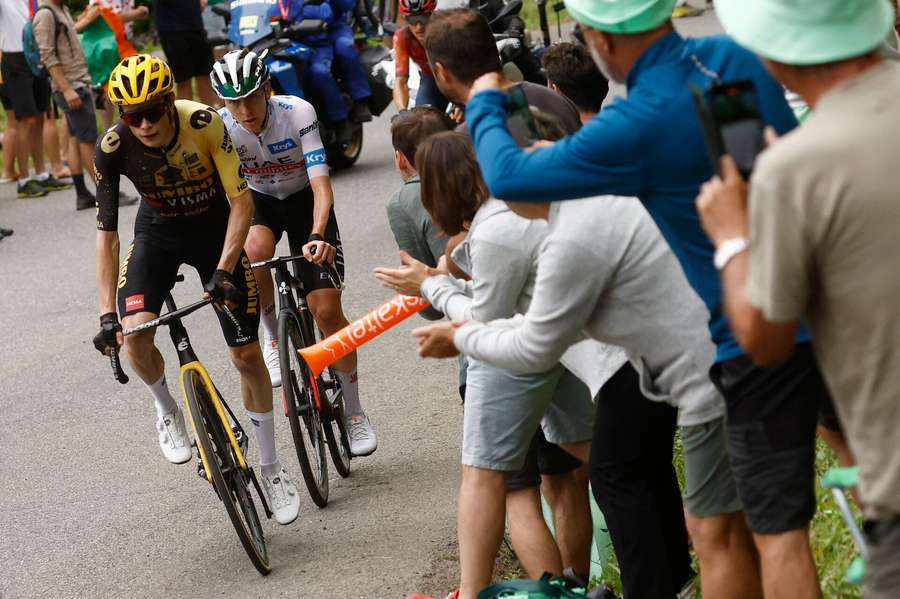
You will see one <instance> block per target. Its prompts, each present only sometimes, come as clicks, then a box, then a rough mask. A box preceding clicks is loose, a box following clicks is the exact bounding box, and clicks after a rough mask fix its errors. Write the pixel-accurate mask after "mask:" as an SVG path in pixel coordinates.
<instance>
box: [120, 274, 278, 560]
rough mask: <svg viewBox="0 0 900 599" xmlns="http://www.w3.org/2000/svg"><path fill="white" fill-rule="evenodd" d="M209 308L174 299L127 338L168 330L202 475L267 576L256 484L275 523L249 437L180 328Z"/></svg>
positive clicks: (206, 301)
mask: <svg viewBox="0 0 900 599" xmlns="http://www.w3.org/2000/svg"><path fill="white" fill-rule="evenodd" d="M176 281H184V275H181V274H179V275H178V277H177V278H176ZM208 304H213V300H212V299H203V300H200V301H198V302H195V303H193V304H191V305H189V306H185V307H184V308H180V309H179V308H178V307H177V306H176V305H175V300H174V299H173V298H172V294H171V293H170V294H169V295H168V297H166V306H167V307H168V309H169V311H168V312H167V313H166V314H163V315H162V316H159V317H158V318H155V319H153V320H151V321H149V322H145V323H144V324H141V325H138V326H136V327H133V328H130V329H126V330H124V331H123V332H122V333H123V335H126V336H127V335H132V334H134V333H137V332H139V331H146V330H148V329H153V328H156V327H160V326H168V327H169V336H170V337H171V338H172V343H173V344H174V345H175V349H176V351H177V352H178V361H179V362H180V364H181V370H180V372H179V376H178V381H179V384H180V387H181V394H182V396H183V397H184V403H185V406H186V407H187V416H188V418H189V419H190V422H191V425H192V427H193V429H194V443H193V444H192V446H194V447H196V448H197V453H198V454H199V465H198V474H200V476H201V478H205V479H206V480H207V481H208V482H209V483H210V484H211V485H212V487H213V489H214V490H215V492H216V495H218V497H219V499H220V500H221V501H222V503H223V504H224V505H225V511H226V512H228V517H229V518H230V519H231V524H232V525H233V526H234V530H235V532H237V535H238V538H239V539H240V541H241V545H243V547H244V550H245V551H246V552H247V556H248V557H249V558H250V561H251V562H252V563H253V566H254V567H255V568H256V569H257V570H258V571H259V573H260V574H263V575H266V574H268V573H269V572H271V571H272V567H271V566H270V564H269V556H268V552H267V550H266V541H265V537H264V536H263V530H262V526H261V524H260V521H259V515H258V514H257V511H256V505H255V503H254V501H253V497H252V495H251V494H250V485H251V484H252V485H253V487H254V488H255V489H256V495H257V497H258V498H259V501H260V503H261V504H262V507H263V510H264V512H265V515H266V517H267V518H271V517H272V511H271V510H270V509H269V505H268V503H267V502H266V499H265V495H263V492H262V489H261V488H260V486H259V481H258V480H257V478H256V473H255V472H254V471H253V468H251V467H250V465H249V464H248V463H247V459H246V453H247V439H248V437H247V434H246V433H245V432H244V429H243V427H241V425H240V423H239V422H238V419H237V418H235V416H234V412H232V411H231V408H230V407H229V406H228V404H227V403H226V402H225V400H224V399H223V398H222V394H221V393H219V390H218V388H217V387H216V385H215V384H214V383H213V381H212V378H211V377H210V375H209V372H208V371H207V370H206V368H205V367H204V366H203V364H202V363H201V362H200V359H199V358H198V357H197V354H195V353H194V350H193V348H192V347H191V341H190V339H189V338H188V335H187V331H186V330H185V328H184V325H183V324H182V323H181V319H182V318H184V317H185V316H187V315H188V314H191V313H192V312H195V311H197V310H199V309H200V308H203V307H204V306H206V305H208ZM213 306H214V307H215V308H216V310H219V311H222V312H223V313H224V314H225V315H226V316H228V317H229V318H230V319H231V321H232V322H233V323H234V325H235V327H237V329H238V331H240V328H241V327H240V324H239V322H238V320H237V318H235V316H234V315H233V314H232V313H231V311H230V310H228V308H227V307H226V306H224V305H220V304H218V303H215V304H213ZM109 359H110V364H111V365H112V368H113V372H114V373H115V376H116V380H118V381H119V382H120V383H122V384H125V383H127V382H128V376H127V375H126V374H125V372H124V371H123V370H122V366H121V364H120V363H119V359H118V354H117V353H116V352H112V353H111V354H110V356H109Z"/></svg>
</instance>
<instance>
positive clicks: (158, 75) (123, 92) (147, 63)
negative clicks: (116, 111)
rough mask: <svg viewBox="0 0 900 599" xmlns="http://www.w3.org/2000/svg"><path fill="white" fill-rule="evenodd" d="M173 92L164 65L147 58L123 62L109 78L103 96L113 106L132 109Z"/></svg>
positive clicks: (169, 73) (168, 74) (141, 56)
mask: <svg viewBox="0 0 900 599" xmlns="http://www.w3.org/2000/svg"><path fill="white" fill-rule="evenodd" d="M174 89H175V80H174V79H173V78H172V70H171V69H170V68H169V65H167V64H166V61H164V60H162V59H161V58H156V57H155V56H150V55H149V54H137V55H135V56H129V57H128V58H126V59H124V60H123V61H122V62H120V63H119V64H118V65H116V68H115V69H113V72H112V74H111V75H110V76H109V85H108V89H107V92H106V93H107V94H108V95H109V99H110V101H111V102H112V103H113V104H115V105H116V106H120V107H121V106H134V105H135V104H143V103H144V102H149V101H151V100H155V99H156V98H159V97H162V96H165V95H166V94H168V93H171V92H172V91H173V90H174Z"/></svg>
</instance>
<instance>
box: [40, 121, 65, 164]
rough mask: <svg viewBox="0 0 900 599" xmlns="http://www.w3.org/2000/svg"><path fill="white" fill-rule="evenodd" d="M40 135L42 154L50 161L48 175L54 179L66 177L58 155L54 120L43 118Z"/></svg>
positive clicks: (56, 131) (57, 136)
mask: <svg viewBox="0 0 900 599" xmlns="http://www.w3.org/2000/svg"><path fill="white" fill-rule="evenodd" d="M41 134H42V137H43V139H44V152H46V154H47V158H49V159H50V174H52V175H53V176H54V177H64V176H66V167H65V165H64V164H63V161H62V157H61V156H60V153H59V130H58V129H57V128H56V119H51V118H49V117H46V116H45V118H44V126H43V129H42V131H41Z"/></svg>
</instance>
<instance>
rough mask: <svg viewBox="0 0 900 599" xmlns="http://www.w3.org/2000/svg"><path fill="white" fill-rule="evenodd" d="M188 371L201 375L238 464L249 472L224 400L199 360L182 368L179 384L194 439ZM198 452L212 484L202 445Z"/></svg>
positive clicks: (195, 435) (195, 433)
mask: <svg viewBox="0 0 900 599" xmlns="http://www.w3.org/2000/svg"><path fill="white" fill-rule="evenodd" d="M188 370H193V371H194V372H196V373H197V374H199V375H200V380H201V381H203V386H204V387H206V392H207V393H209V397H210V399H211V400H212V404H213V406H214V407H215V409H216V414H217V415H218V416H219V420H221V421H222V427H223V428H224V429H225V432H226V434H227V435H228V441H229V442H230V443H231V447H232V449H233V450H234V455H236V456H237V458H238V464H239V465H240V467H241V469H242V470H247V469H248V466H247V462H246V460H244V452H243V451H241V446H240V445H238V442H237V437H235V436H234V431H233V430H232V429H231V421H230V420H229V419H228V414H226V413H225V407H224V406H223V405H222V400H221V398H220V397H219V394H218V392H217V391H216V386H215V385H213V382H212V379H211V378H210V377H209V372H207V371H206V368H204V367H203V364H201V363H200V361H199V360H194V361H193V362H188V363H187V364H185V365H183V366H182V367H181V372H180V373H179V384H180V385H181V396H182V397H183V398H184V406H185V408H187V412H188V416H190V418H191V428H193V429H194V438H195V439H196V438H197V435H198V433H197V427H196V426H195V425H194V415H193V414H191V406H190V404H189V403H188V400H187V392H186V391H185V388H184V375H185V373H186V372H187V371H188ZM197 452H198V453H199V454H200V461H201V462H202V463H203V470H204V472H205V473H206V480H208V481H209V482H210V483H211V482H212V475H211V474H210V469H209V461H208V458H207V457H206V455H205V453H204V452H203V445H202V444H201V443H197Z"/></svg>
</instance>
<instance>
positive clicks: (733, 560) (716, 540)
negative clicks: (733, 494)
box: [686, 512, 763, 599]
mask: <svg viewBox="0 0 900 599" xmlns="http://www.w3.org/2000/svg"><path fill="white" fill-rule="evenodd" d="M686 518H687V526H688V531H690V534H691V541H692V543H693V545H694V550H695V551H696V552H697V557H698V558H699V559H700V586H701V587H702V588H703V597H704V598H705V599H762V597H763V592H762V586H761V579H760V574H759V554H758V553H757V552H756V547H754V545H753V538H752V537H751V536H750V531H749V530H748V529H747V524H746V522H745V520H744V513H743V512H734V513H730V514H719V515H716V516H710V517H705V518H696V517H694V516H691V515H690V514H686Z"/></svg>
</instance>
